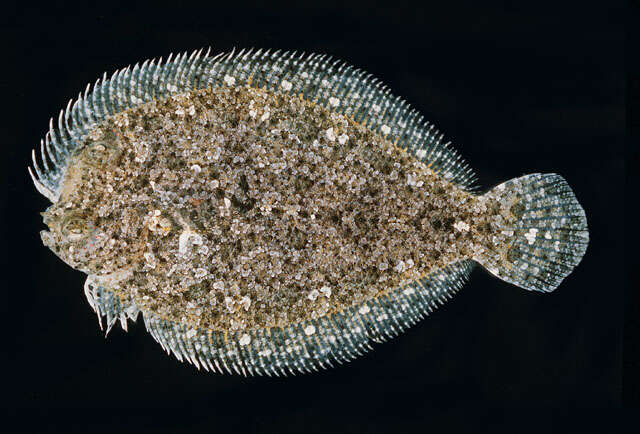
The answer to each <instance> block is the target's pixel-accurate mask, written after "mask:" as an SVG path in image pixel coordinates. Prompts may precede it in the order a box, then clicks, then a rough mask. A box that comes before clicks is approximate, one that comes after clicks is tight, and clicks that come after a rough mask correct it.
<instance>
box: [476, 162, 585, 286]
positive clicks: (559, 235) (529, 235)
mask: <svg viewBox="0 0 640 434" xmlns="http://www.w3.org/2000/svg"><path fill="white" fill-rule="evenodd" d="M485 198H487V199H495V200H494V201H493V203H494V204H496V206H500V216H501V217H498V227H499V230H500V232H501V234H500V237H501V238H503V242H502V243H500V245H499V246H497V247H493V248H490V249H488V251H487V250H485V252H484V253H482V254H481V255H480V256H479V257H477V258H474V259H476V260H477V261H478V262H479V263H480V264H482V265H483V266H484V267H486V268H487V269H488V270H489V271H490V272H491V273H492V274H494V275H496V276H497V277H499V278H501V279H503V280H505V281H507V282H509V283H512V284H514V285H517V286H519V287H521V288H524V289H527V290H532V291H542V292H551V291H553V290H554V289H556V288H557V287H558V285H560V282H562V280H563V279H564V278H565V277H567V276H568V275H569V274H570V273H571V272H572V271H573V269H574V268H575V267H576V265H578V263H579V262H580V260H581V259H582V256H583V255H584V253H585V251H586V250H587V245H588V244H589V232H588V229H587V218H586V216H585V213H584V210H583V209H582V207H581V206H580V204H579V203H578V201H577V199H576V197H575V195H574V194H573V191H572V190H571V188H570V187H569V185H568V184H567V182H566V181H565V180H564V179H563V178H562V177H561V176H559V175H556V174H545V175H543V174H532V175H526V176H523V177H520V178H516V179H512V180H510V181H507V182H505V183H503V184H500V185H498V186H497V187H495V188H493V189H492V190H490V191H489V192H488V193H486V194H485Z"/></svg>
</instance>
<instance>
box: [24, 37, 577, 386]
mask: <svg viewBox="0 0 640 434" xmlns="http://www.w3.org/2000/svg"><path fill="white" fill-rule="evenodd" d="M40 151H41V155H40V156H41V158H40V163H41V165H42V167H43V168H44V169H43V168H41V165H40V164H39V163H38V160H37V158H36V157H35V153H34V156H33V157H34V158H33V160H34V161H33V170H32V169H31V168H29V172H30V174H31V176H32V179H33V181H34V184H35V186H36V188H37V189H38V191H39V192H41V193H42V194H43V195H45V196H46V197H47V198H49V199H50V200H51V201H52V202H53V205H52V206H51V207H49V208H48V209H47V210H46V211H45V212H44V213H43V217H44V221H45V223H46V224H47V225H48V226H49V229H50V230H49V231H42V232H41V235H42V239H43V242H44V244H45V245H46V246H48V247H49V248H50V249H51V250H53V251H54V252H55V253H56V254H57V255H58V256H59V257H60V258H61V259H63V260H64V261H65V262H66V263H67V264H69V265H70V266H72V267H74V268H75V269H78V270H80V271H82V272H84V273H86V274H87V275H88V277H87V280H86V283H85V294H86V296H87V299H88V300H89V304H90V305H91V307H92V308H93V309H94V310H95V311H96V313H97V314H98V317H99V318H100V319H101V318H102V316H105V317H106V319H107V331H108V330H109V329H110V328H111V327H112V326H113V325H114V324H115V322H116V321H118V320H119V321H120V323H121V325H122V327H123V328H124V329H125V330H126V325H127V321H128V320H129V319H131V320H135V318H136V317H137V315H138V313H140V312H141V313H142V316H143V318H144V322H145V325H146V327H147V330H148V331H149V332H150V334H151V335H152V336H153V337H154V339H155V340H157V341H158V342H159V343H160V345H161V346H162V348H163V349H165V350H166V351H167V352H169V353H173V354H174V355H175V356H176V357H177V358H178V359H179V360H185V361H188V362H189V363H192V364H194V365H195V366H196V367H198V368H200V367H203V368H204V369H207V370H212V371H216V372H229V373H237V374H242V375H256V374H266V375H286V374H295V373H298V372H310V371H311V370H317V369H323V368H328V367H331V366H334V363H333V362H338V363H341V362H343V361H346V360H351V359H352V358H354V357H356V356H357V355H360V354H362V353H364V352H366V351H368V350H369V349H370V348H371V344H372V343H377V342H382V341H384V340H386V339H388V338H391V337H393V336H395V335H397V334H398V333H399V332H400V331H402V330H404V329H405V328H407V327H409V326H411V325H413V324H414V323H416V322H417V321H419V320H420V319H421V318H423V317H424V316H425V315H427V314H428V313H429V312H431V311H432V310H433V309H435V308H436V307H438V306H439V305H441V304H443V303H444V302H445V301H446V300H448V299H449V298H451V296H452V295H453V294H454V293H455V292H456V291H457V290H459V289H460V288H461V287H462V285H463V284H464V283H465V281H466V279H467V277H468V275H469V273H470V271H471V270H472V269H473V267H474V266H475V264H477V263H480V264H481V265H483V266H485V267H486V268H487V269H488V270H489V271H490V272H491V273H492V274H494V275H496V276H498V277H500V278H502V279H503V280H506V281H508V282H511V283H513V284H515V285H518V286H520V287H522V288H525V289H528V290H537V291H543V292H548V291H552V290H553V289H555V287H557V285H558V284H559V283H560V282H561V281H562V280H563V279H564V278H565V277H566V276H567V275H568V274H569V273H570V272H571V271H572V270H573V268H574V267H575V266H576V265H577V264H578V262H579V261H580V259H581V258H582V256H583V255H584V252H585V251H586V247H587V244H588V230H587V224H586V217H585V213H584V211H583V210H582V208H581V207H580V205H579V204H578V202H577V200H576V199H575V196H574V195H573V192H572V191H571V189H570V188H569V186H568V185H567V184H566V182H565V181H564V180H563V179H562V178H561V177H560V176H558V175H555V174H547V175H543V174H533V175H527V176H524V177H521V178H517V179H515V180H511V181H507V182H506V183H503V184H500V185H498V186H496V187H495V188H493V189H491V190H489V191H487V192H486V193H484V194H479V193H478V192H477V187H476V186H475V183H474V181H475V177H474V175H473V173H472V171H471V169H469V167H468V165H466V164H465V163H464V162H462V160H461V158H460V156H459V155H458V154H457V153H456V152H455V151H454V150H453V149H452V148H451V147H450V146H449V144H448V143H445V142H443V140H442V135H441V134H440V133H439V132H437V130H435V129H434V128H433V126H432V125H430V124H428V123H427V122H425V121H424V120H423V119H422V117H421V116H420V115H419V114H418V113H417V112H416V111H415V110H413V109H411V108H410V107H409V106H408V104H406V103H405V102H404V101H402V100H401V99H399V98H397V97H394V96H393V95H391V94H390V92H389V90H388V89H387V88H386V87H385V86H383V85H381V84H380V82H378V81H377V80H375V79H371V78H369V76H368V75H366V74H365V73H364V72H362V71H360V70H356V69H354V68H352V67H350V66H348V65H347V64H346V63H340V62H332V61H330V59H327V58H326V57H325V56H318V55H310V56H303V55H297V54H295V53H284V54H279V53H278V52H276V53H270V52H268V51H267V52H263V51H261V50H258V51H242V52H240V53H238V54H235V53H233V52H232V53H229V54H223V55H218V56H209V54H208V52H207V54H205V55H204V56H202V52H201V51H199V52H195V53H192V54H191V55H187V54H186V53H185V54H183V55H179V56H177V57H176V58H174V59H172V56H170V58H169V59H168V60H167V61H166V62H164V63H163V62H162V60H160V61H157V62H156V61H155V60H154V61H150V62H149V61H146V62H144V63H143V64H142V66H139V65H136V66H135V67H134V68H127V69H124V70H122V71H119V72H116V73H114V74H113V75H112V77H111V78H110V79H107V78H106V75H105V76H103V78H102V79H101V80H99V81H98V82H97V83H96V85H94V87H93V90H92V91H91V92H90V88H89V87H88V88H87V90H86V91H85V93H84V95H81V96H80V97H79V98H78V100H76V101H75V102H74V103H73V104H72V103H71V102H70V103H69V104H68V106H67V109H66V110H65V111H63V112H61V114H60V116H59V119H58V125H57V126H54V125H53V122H51V124H50V131H49V133H48V134H47V136H46V137H45V140H43V142H42V143H41V149H40ZM100 322H101V320H100ZM101 324H102V323H101Z"/></svg>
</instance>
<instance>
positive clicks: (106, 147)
mask: <svg viewBox="0 0 640 434" xmlns="http://www.w3.org/2000/svg"><path fill="white" fill-rule="evenodd" d="M118 152H119V149H118V147H117V146H116V145H114V144H112V143H109V142H106V141H97V142H94V143H92V144H90V145H89V146H88V147H87V149H86V151H85V155H86V157H87V161H88V163H89V164H91V165H93V166H102V165H105V164H107V163H109V162H111V161H113V160H114V159H115V157H116V156H117V155H118Z"/></svg>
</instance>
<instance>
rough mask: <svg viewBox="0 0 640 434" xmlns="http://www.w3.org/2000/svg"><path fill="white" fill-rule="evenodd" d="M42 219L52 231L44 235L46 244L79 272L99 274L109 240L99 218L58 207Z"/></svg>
mask: <svg viewBox="0 0 640 434" xmlns="http://www.w3.org/2000/svg"><path fill="white" fill-rule="evenodd" d="M42 216H43V221H44V223H45V224H46V225H47V226H48V229H49V230H43V231H41V232H40V237H41V239H42V242H43V243H44V245H45V246H47V247H48V248H49V249H51V251H53V252H54V253H55V254H56V256H58V257H59V258H60V259H62V260H63V261H64V262H65V263H66V264H68V265H69V266H71V267H73V268H75V269H76V270H80V271H83V272H85V273H92V274H94V273H96V271H98V270H97V268H99V267H97V265H98V264H100V263H101V262H102V261H101V259H103V258H101V256H102V252H103V250H104V247H105V244H106V241H107V240H106V239H107V237H106V233H105V232H104V231H102V230H100V228H99V227H98V226H97V223H98V219H97V215H92V214H91V213H90V212H87V211H84V210H78V209H74V208H67V207H63V206H58V205H57V204H54V205H53V206H51V207H49V208H48V209H47V210H46V211H45V212H44V213H42Z"/></svg>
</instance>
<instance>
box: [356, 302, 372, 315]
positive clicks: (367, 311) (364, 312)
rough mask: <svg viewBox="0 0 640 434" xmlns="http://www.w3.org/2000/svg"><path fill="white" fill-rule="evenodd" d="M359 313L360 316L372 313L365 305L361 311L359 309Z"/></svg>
mask: <svg viewBox="0 0 640 434" xmlns="http://www.w3.org/2000/svg"><path fill="white" fill-rule="evenodd" d="M358 312H359V313H360V315H366V314H367V313H369V312H371V309H370V308H369V306H367V305H366V304H363V305H362V306H361V307H360V309H358Z"/></svg>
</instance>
